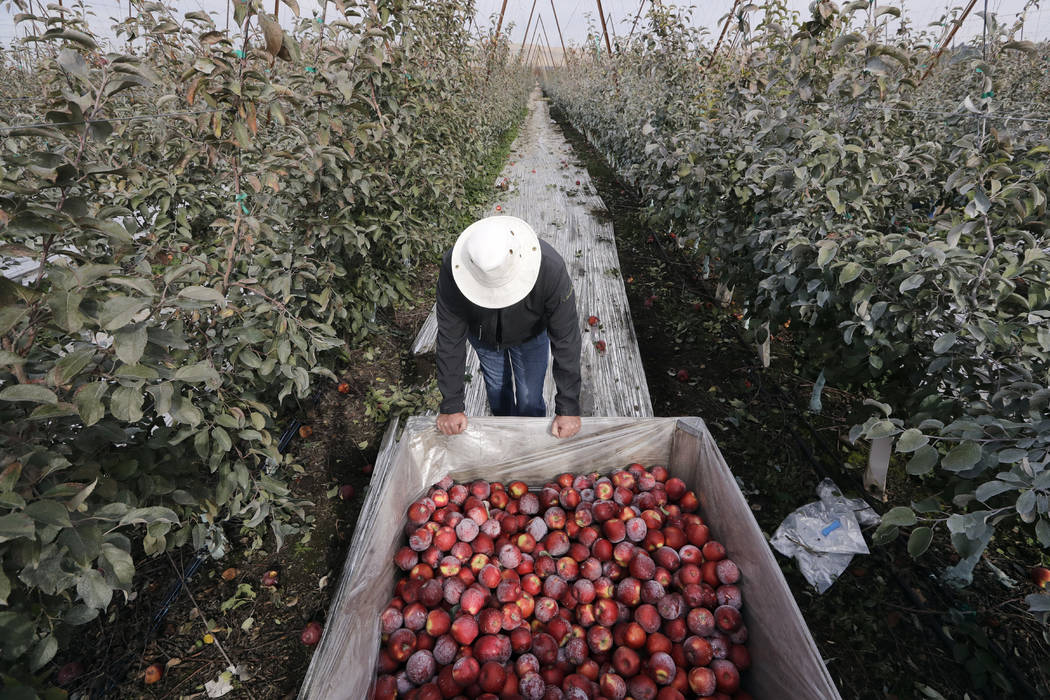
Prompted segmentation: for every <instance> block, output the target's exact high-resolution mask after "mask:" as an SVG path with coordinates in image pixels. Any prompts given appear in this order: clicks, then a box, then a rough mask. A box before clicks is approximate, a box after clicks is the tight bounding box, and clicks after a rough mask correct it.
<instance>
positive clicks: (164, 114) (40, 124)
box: [0, 109, 226, 133]
mask: <svg viewBox="0 0 1050 700" xmlns="http://www.w3.org/2000/svg"><path fill="white" fill-rule="evenodd" d="M224 111H226V110H224V109H200V110H187V111H181V112H160V113H158V114H136V115H133V116H130V117H107V118H105V119H81V120H79V121H72V122H35V123H32V124H14V125H11V126H0V133H6V132H11V131H15V130H17V129H42V128H45V127H49V126H82V125H84V124H98V123H101V122H132V121H142V120H148V119H160V118H161V117H190V116H196V115H200V114H214V113H215V112H224Z"/></svg>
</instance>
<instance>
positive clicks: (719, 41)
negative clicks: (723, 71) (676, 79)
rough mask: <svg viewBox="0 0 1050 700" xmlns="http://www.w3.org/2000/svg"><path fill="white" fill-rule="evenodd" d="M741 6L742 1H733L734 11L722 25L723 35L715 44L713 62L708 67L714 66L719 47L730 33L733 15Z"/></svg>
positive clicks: (708, 63)
mask: <svg viewBox="0 0 1050 700" xmlns="http://www.w3.org/2000/svg"><path fill="white" fill-rule="evenodd" d="M739 4H740V0H733V9H731V10H730V11H729V14H728V15H726V23H725V24H723V25H722V33H721V34H719V35H718V41H716V42H715V48H713V49H712V50H711V60H710V61H708V62H707V67H708V68H710V67H711V66H712V65H714V62H715V54H717V53H718V47H719V46H721V45H722V39H724V38H725V36H726V32H727V31H729V23H730V22H731V21H732V20H733V13H734V12H736V6H737V5H739Z"/></svg>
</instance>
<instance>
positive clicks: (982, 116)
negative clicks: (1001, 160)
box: [862, 105, 1050, 124]
mask: <svg viewBox="0 0 1050 700" xmlns="http://www.w3.org/2000/svg"><path fill="white" fill-rule="evenodd" d="M862 109H868V110H879V111H883V112H911V113H914V114H927V115H930V116H935V117H945V118H948V117H974V118H976V119H1003V120H1010V119H1014V120H1017V121H1021V122H1032V123H1034V124H1050V119H1043V118H1039V117H1030V116H1027V115H1024V114H997V113H995V112H989V113H987V114H985V113H977V112H944V111H939V110H933V109H911V108H907V107H880V106H879V105H864V106H862Z"/></svg>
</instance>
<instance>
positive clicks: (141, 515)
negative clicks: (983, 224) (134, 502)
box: [118, 506, 179, 526]
mask: <svg viewBox="0 0 1050 700" xmlns="http://www.w3.org/2000/svg"><path fill="white" fill-rule="evenodd" d="M150 523H171V524H173V525H178V524H179V516H177V515H176V514H175V511H173V510H172V509H171V508H165V507H163V506H150V507H148V508H133V509H131V510H130V511H128V513H127V514H126V515H125V516H124V517H123V518H121V519H120V522H119V523H118V526H119V525H149V524H150Z"/></svg>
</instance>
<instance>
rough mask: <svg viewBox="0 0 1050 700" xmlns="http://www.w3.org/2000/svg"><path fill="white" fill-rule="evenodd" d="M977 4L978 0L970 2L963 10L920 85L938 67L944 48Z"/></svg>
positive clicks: (920, 79)
mask: <svg viewBox="0 0 1050 700" xmlns="http://www.w3.org/2000/svg"><path fill="white" fill-rule="evenodd" d="M976 4H977V0H970V4H969V5H967V6H966V9H965V10H963V13H962V14H961V15H960V16H959V19H957V20H955V26H954V27H952V31H951V32H950V33H949V34H948V36H947V38H945V40H944V41H943V42H942V43H941V47H940V48H939V49H937V53H936V54H935V55H934V57H933V59H931V60H930V66H929V67H928V68H927V69H926V72H925V73H923V74H922V77H921V78H919V82H920V83H921V82H922V81H923V80H926V76H928V75H929V74H930V71H932V70H933V67H934V66H935V65H937V61H938V60H939V59H940V57H941V54H942V53H944V47H945V46H947V45H948V43H949V42H950V41H951V40H952V38H953V37H954V36H955V32H957V31H959V27H961V26H962V23H963V21H965V20H966V16H967V15H968V14H970V10H972V9H973V6H974V5H976Z"/></svg>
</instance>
